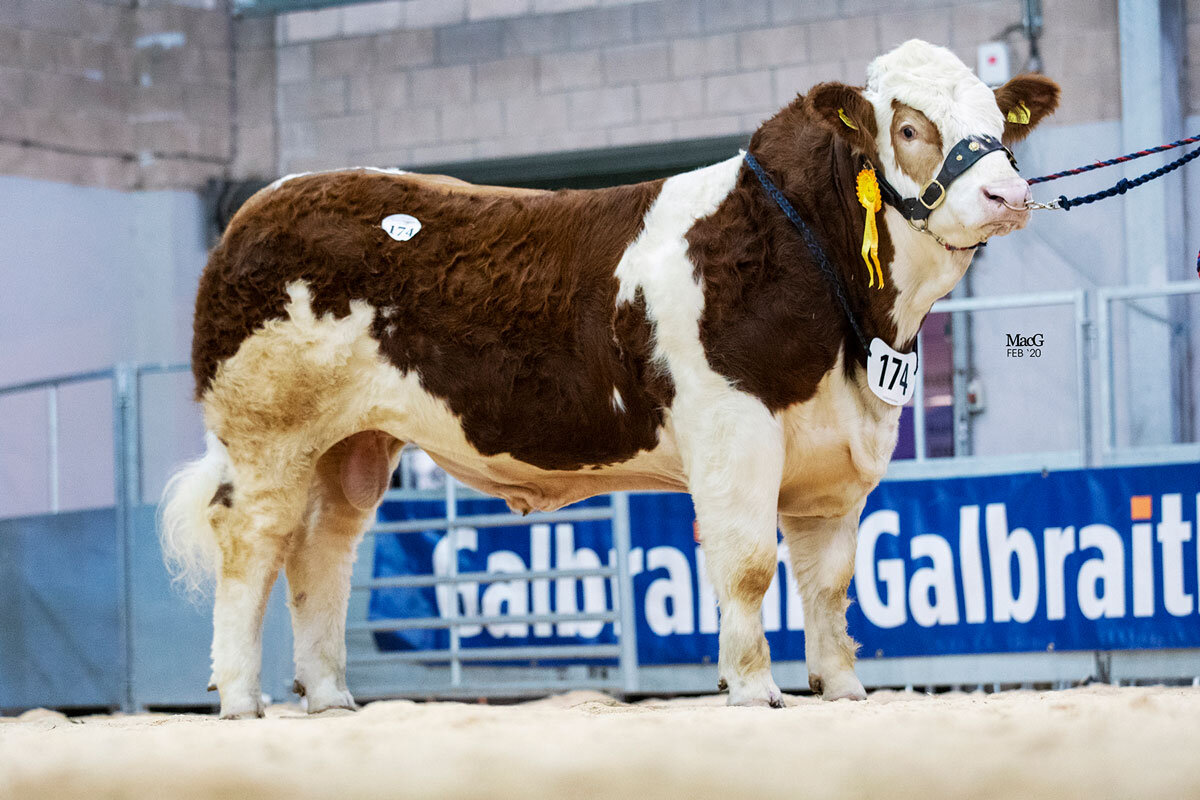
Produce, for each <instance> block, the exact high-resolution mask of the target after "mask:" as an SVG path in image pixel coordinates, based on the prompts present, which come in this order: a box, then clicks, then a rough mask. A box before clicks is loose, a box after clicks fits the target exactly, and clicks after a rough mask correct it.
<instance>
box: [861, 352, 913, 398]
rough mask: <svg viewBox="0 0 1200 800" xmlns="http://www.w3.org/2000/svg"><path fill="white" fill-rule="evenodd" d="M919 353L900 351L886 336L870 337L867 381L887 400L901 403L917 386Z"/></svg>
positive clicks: (873, 390)
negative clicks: (889, 342)
mask: <svg viewBox="0 0 1200 800" xmlns="http://www.w3.org/2000/svg"><path fill="white" fill-rule="evenodd" d="M918 366H919V363H918V361H917V353H916V351H915V350H914V351H913V352H911V353H898V352H896V351H895V350H893V349H892V348H891V347H889V346H888V343H887V342H885V341H883V339H879V338H875V339H872V340H871V352H870V354H869V355H868V356H867V383H868V384H870V386H871V391H872V392H874V393H875V395H876V396H877V397H878V398H879V399H880V400H882V401H883V402H885V403H890V404H892V405H894V406H902V405H904V404H905V403H907V402H908V401H909V400H911V399H912V396H913V392H915V391H916V389H917V368H918Z"/></svg>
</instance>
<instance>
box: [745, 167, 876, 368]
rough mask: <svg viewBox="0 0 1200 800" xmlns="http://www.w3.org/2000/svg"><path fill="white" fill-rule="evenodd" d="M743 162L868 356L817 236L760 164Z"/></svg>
mask: <svg viewBox="0 0 1200 800" xmlns="http://www.w3.org/2000/svg"><path fill="white" fill-rule="evenodd" d="M745 160H746V164H747V166H749V167H750V169H751V170H752V171H753V172H754V175H755V177H757V178H758V182H759V183H760V184H762V187H763V190H764V191H765V192H766V193H767V196H768V197H770V198H771V199H772V200H774V201H775V205H777V206H779V208H780V210H781V211H783V214H784V216H786V217H787V218H788V220H789V221H790V222H791V223H792V226H793V227H795V228H796V230H798V231H800V235H801V237H803V239H804V244H806V245H807V246H808V252H809V253H810V254H811V255H812V257H813V260H814V261H816V262H817V267H818V268H819V269H820V270H821V272H823V273H824V274H825V277H826V279H827V280H828V281H829V283H830V284H831V285H832V289H833V293H834V295H835V296H836V297H837V301H838V303H839V304H840V305H841V306H842V311H843V312H844V313H845V315H846V319H847V320H849V322H850V327H851V328H853V329H854V335H855V336H857V337H858V343H859V344H860V345H862V349H863V353H866V354H868V355H869V354H870V352H871V346H870V345H869V344H868V343H867V337H866V336H864V335H863V332H862V328H860V327H858V320H857V319H855V318H854V312H853V311H851V310H850V301H849V300H847V299H846V294H845V293H844V292H843V291H842V282H841V280H840V279H839V278H838V276H837V273H836V272H834V270H833V266H832V265H830V263H829V257H828V256H826V255H825V249H824V248H822V247H821V243H820V242H818V241H817V235H816V234H815V233H813V232H812V229H811V228H809V227H808V225H806V224H805V222H804V220H803V219H801V218H800V214H799V213H798V212H797V211H796V209H795V207H793V206H792V204H791V203H790V202H788V199H787V198H786V197H784V196H783V192H781V191H780V190H779V187H777V186H776V185H775V183H774V182H773V181H772V180H771V179H770V178H769V177H767V173H766V170H764V169H763V168H762V164H759V163H758V159H757V158H755V157H754V156H753V155H752V154H751V153H749V152H747V153H746V159H745Z"/></svg>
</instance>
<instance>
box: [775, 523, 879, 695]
mask: <svg viewBox="0 0 1200 800" xmlns="http://www.w3.org/2000/svg"><path fill="white" fill-rule="evenodd" d="M861 511H862V508H861V507H858V508H856V509H855V510H854V511H853V512H852V513H850V514H847V515H846V516H844V517H836V518H833V519H825V518H819V517H788V516H782V517H780V520H779V524H780V528H781V529H782V530H783V536H784V540H785V541H786V542H787V546H788V552H789V553H790V554H791V560H792V570H793V571H794V572H795V575H796V581H797V583H798V584H799V586H800V599H801V600H802V601H803V603H804V660H805V663H806V664H807V666H808V685H809V687H810V688H811V689H812V690H813V691H814V692H816V693H818V694H820V695H821V696H822V697H823V698H825V699H826V700H842V699H850V700H864V699H866V696H867V693H866V692H865V691H864V690H863V685H862V682H861V681H859V679H858V676H857V675H855V674H854V654H855V651H856V650H857V649H858V645H856V644H855V643H854V640H853V639H851V638H850V635H849V634H848V633H846V608H847V607H848V606H849V605H850V601H849V599H848V598H847V597H846V590H847V588H849V586H850V579H851V577H853V575H854V553H855V549H856V546H857V538H858V536H857V535H858V517H859V514H860V512H861Z"/></svg>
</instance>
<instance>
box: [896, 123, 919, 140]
mask: <svg viewBox="0 0 1200 800" xmlns="http://www.w3.org/2000/svg"><path fill="white" fill-rule="evenodd" d="M900 133H902V134H904V138H905V139H912V138H915V137H916V135H917V129H916V128H914V127H913V126H912V125H905V126H904V127H903V128H901V129H900Z"/></svg>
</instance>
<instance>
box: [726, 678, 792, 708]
mask: <svg viewBox="0 0 1200 800" xmlns="http://www.w3.org/2000/svg"><path fill="white" fill-rule="evenodd" d="M728 704H729V705H731V706H744V707H750V708H754V707H763V708H783V692H781V691H779V687H778V686H776V685H775V681H774V680H772V679H771V675H770V673H765V674H764V675H761V676H756V677H753V678H750V679H749V680H744V681H739V680H738V679H737V678H734V679H733V681H732V682H731V683H730V687H729V701H728Z"/></svg>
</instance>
